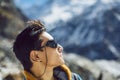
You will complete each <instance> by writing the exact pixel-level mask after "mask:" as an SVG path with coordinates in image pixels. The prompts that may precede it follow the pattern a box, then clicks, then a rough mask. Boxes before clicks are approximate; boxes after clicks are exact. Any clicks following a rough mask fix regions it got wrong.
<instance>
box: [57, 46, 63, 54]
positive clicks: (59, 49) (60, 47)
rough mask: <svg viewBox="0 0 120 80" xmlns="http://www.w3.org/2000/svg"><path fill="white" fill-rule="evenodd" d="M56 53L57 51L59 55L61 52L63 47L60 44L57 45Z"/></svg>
mask: <svg viewBox="0 0 120 80" xmlns="http://www.w3.org/2000/svg"><path fill="white" fill-rule="evenodd" d="M58 51H59V53H61V52H62V51H63V47H62V46H61V45H60V44H58Z"/></svg>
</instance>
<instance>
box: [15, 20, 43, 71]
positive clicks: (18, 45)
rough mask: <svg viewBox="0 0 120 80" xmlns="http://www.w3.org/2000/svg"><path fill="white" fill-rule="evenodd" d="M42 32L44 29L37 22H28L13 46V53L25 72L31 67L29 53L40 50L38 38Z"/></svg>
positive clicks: (40, 40)
mask: <svg viewBox="0 0 120 80" xmlns="http://www.w3.org/2000/svg"><path fill="white" fill-rule="evenodd" d="M43 31H45V27H44V25H43V24H42V23H41V22H40V21H39V20H31V21H28V22H27V27H26V28H25V29H24V30H23V31H22V32H21V33H20V34H18V36H17V37H16V40H15V42H14V44H13V52H14V53H15V55H16V57H17V58H18V59H19V61H20V62H21V63H22V65H23V67H24V69H25V70H27V71H30V68H31V67H32V63H31V61H30V52H31V51H32V50H40V48H41V43H42V39H40V38H39V36H40V34H41V33H42V32H43Z"/></svg>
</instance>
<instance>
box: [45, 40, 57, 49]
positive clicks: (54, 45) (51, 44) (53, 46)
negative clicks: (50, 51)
mask: <svg viewBox="0 0 120 80" xmlns="http://www.w3.org/2000/svg"><path fill="white" fill-rule="evenodd" d="M46 46H49V47H52V48H57V43H56V42H55V41H54V40H51V41H48V42H47V44H46Z"/></svg>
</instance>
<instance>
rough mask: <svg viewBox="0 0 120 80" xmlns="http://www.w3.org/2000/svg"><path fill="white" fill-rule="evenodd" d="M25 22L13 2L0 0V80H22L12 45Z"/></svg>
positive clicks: (11, 0)
mask: <svg viewBox="0 0 120 80" xmlns="http://www.w3.org/2000/svg"><path fill="white" fill-rule="evenodd" d="M26 20H28V18H26V17H25V16H24V15H23V14H22V13H21V11H20V10H19V9H17V8H16V7H15V5H14V3H13V0H0V80H23V78H22V77H23V74H22V72H21V70H22V67H21V66H18V65H20V63H19V62H18V61H17V60H16V58H15V55H14V54H13V52H12V44H13V39H14V38H15V37H16V35H17V34H18V33H19V31H21V30H22V29H23V28H24V25H25V21H26Z"/></svg>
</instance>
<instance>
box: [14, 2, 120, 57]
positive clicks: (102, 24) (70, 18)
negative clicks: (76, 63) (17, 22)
mask: <svg viewBox="0 0 120 80" xmlns="http://www.w3.org/2000/svg"><path fill="white" fill-rule="evenodd" d="M26 1H27V0H26ZM26 1H24V0H15V4H16V6H18V7H19V8H20V9H21V10H22V11H23V13H24V14H25V15H26V16H28V17H29V18H31V19H40V20H42V21H43V22H44V23H45V25H46V26H47V29H48V31H49V32H50V33H51V34H52V35H53V36H54V37H55V39H56V40H57V41H58V42H59V43H61V45H62V46H63V47H64V50H65V51H66V52H76V53H78V54H81V55H83V56H86V57H88V58H90V59H97V58H100V59H101V58H106V59H117V58H120V43H119V41H120V37H119V35H120V28H119V25H120V1H119V0H87V1H85V0H44V2H41V1H36V2H35V1H34V0H31V3H30V1H29V2H28V3H27V2H26ZM32 1H33V2H32ZM22 4H23V5H22ZM27 4H28V5H27Z"/></svg>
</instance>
